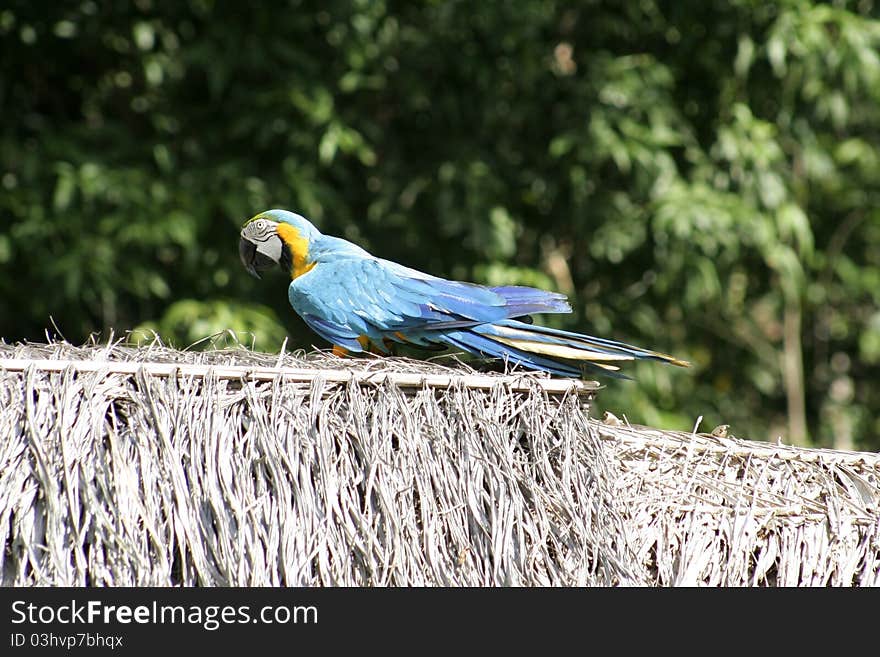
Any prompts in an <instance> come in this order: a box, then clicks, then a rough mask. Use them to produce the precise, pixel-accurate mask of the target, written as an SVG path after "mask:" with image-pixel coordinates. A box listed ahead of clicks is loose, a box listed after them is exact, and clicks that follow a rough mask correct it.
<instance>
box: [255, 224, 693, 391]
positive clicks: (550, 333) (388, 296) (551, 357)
mask: <svg viewBox="0 0 880 657" xmlns="http://www.w3.org/2000/svg"><path fill="white" fill-rule="evenodd" d="M238 249H239V255H240V256H241V261H242V263H243V264H244V266H245V268H246V269H247V270H248V272H250V273H251V274H252V275H254V276H256V277H257V278H260V272H261V271H265V270H266V269H269V268H271V267H274V266H278V265H280V267H281V269H282V270H283V271H284V272H285V274H287V275H288V276H290V278H291V282H290V286H289V287H288V289H287V296H288V299H289V300H290V305H291V306H293V309H294V310H295V311H296V312H297V313H298V314H299V316H300V317H302V318H303V320H304V321H305V323H306V324H307V325H308V326H309V327H310V328H311V329H312V330H313V331H314V332H315V333H317V334H318V335H320V336H321V337H322V338H324V339H325V340H327V341H328V342H330V344H332V345H333V346H334V351H336V352H337V353H344V352H345V351H349V352H360V351H377V352H380V353H389V347H390V346H391V345H392V344H393V343H402V344H406V345H412V346H416V347H423V348H428V349H442V348H444V347H453V348H458V349H462V350H464V351H466V352H469V353H472V354H476V355H478V356H483V357H492V358H499V359H502V360H506V361H507V362H509V363H511V364H516V365H520V366H522V367H526V368H529V369H533V370H539V371H544V372H549V373H550V374H555V375H558V376H567V377H579V376H583V375H585V374H586V373H587V372H588V371H590V370H593V371H599V372H602V373H604V374H609V375H611V376H619V377H623V375H622V374H621V373H620V372H619V370H620V364H621V363H623V362H626V361H632V360H637V359H651V360H658V361H661V362H664V363H671V364H673V365H679V366H682V367H687V365H688V363H687V362H685V361H682V360H678V359H677V358H673V357H672V356H668V355H666V354H661V353H658V352H656V351H649V350H647V349H641V348H639V347H634V346H632V345H628V344H624V343H622V342H615V341H613V340H606V339H603V338H594V337H592V336H589V335H581V334H579V333H572V332H570V331H561V330H559V329H553V328H546V327H543V326H536V325H534V324H532V323H531V317H529V315H531V314H532V313H567V312H571V307H570V306H569V305H568V301H567V299H566V296H565V295H564V294H559V293H556V292H548V291H546V290H540V289H537V288H533V287H522V286H513V285H505V286H500V287H489V286H485V285H478V284H476V283H465V282H461V281H450V280H446V279H444V278H438V277H436V276H431V275H430V274H425V273H423V272H420V271H417V270H415V269H410V268H409V267H404V266H403V265H399V264H397V263H395V262H391V261H389V260H383V259H381V258H376V257H375V256H373V255H371V254H369V253H367V252H366V251H365V250H364V249H362V248H361V247H359V246H357V245H355V244H352V243H351V242H349V241H347V240H344V239H341V238H338V237H331V236H329V235H323V234H322V233H321V232H320V231H319V230H318V229H317V228H316V227H315V226H314V225H312V224H311V223H310V222H309V221H308V220H307V219H305V218H304V217H302V216H300V215H298V214H295V213H293V212H288V211H287V210H267V211H266V212H261V213H260V214H258V215H256V216H255V217H253V218H252V219H250V220H248V221H247V222H246V223H245V224H244V226H243V227H242V229H241V241H240V242H239V247H238ZM623 378H627V377H623Z"/></svg>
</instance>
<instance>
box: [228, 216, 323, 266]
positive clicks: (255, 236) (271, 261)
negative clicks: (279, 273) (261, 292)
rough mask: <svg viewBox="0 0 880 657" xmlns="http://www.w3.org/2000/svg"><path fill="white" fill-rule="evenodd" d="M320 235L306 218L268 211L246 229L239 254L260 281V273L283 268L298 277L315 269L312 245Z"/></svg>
mask: <svg viewBox="0 0 880 657" xmlns="http://www.w3.org/2000/svg"><path fill="white" fill-rule="evenodd" d="M320 235H321V233H320V231H318V229H317V228H315V227H314V226H313V225H312V224H311V223H310V222H309V221H308V219H306V218H305V217H302V216H300V215H298V214H295V213H293V212H288V211H287V210H266V211H265V212H261V213H260V214H258V215H256V216H254V217H252V218H251V219H248V220H247V221H246V222H245V224H244V226H242V228H241V240H240V241H239V243H238V254H239V256H240V257H241V262H242V264H243V265H244V268H245V269H247V270H248V273H250V274H251V275H252V276H256V277H257V278H260V272H262V271H266V270H267V269H269V268H271V267H273V266H275V265H279V266H280V267H281V269H282V270H283V271H284V272H285V273H287V274H289V275H290V277H291V278H296V277H297V276H300V275H302V274H304V273H306V272H307V271H308V270H309V269H311V268H312V267H313V266H314V264H313V263H311V259H310V258H309V244H310V243H311V242H312V241H313V240H314V239H315V238H317V237H320Z"/></svg>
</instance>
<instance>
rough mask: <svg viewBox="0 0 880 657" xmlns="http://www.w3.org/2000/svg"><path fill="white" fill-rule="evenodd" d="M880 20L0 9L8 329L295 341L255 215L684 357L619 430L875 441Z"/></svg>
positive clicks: (743, 9)
mask: <svg viewBox="0 0 880 657" xmlns="http://www.w3.org/2000/svg"><path fill="white" fill-rule="evenodd" d="M876 14H877V8H876V6H875V1H874V0H863V1H861V2H849V3H847V2H833V3H829V4H818V3H813V2H808V1H806V0H779V1H777V2H754V1H753V0H738V1H736V2H720V1H709V2H694V1H692V0H686V1H684V2H678V3H660V2H657V1H656V0H645V1H643V2H638V3H618V4H615V3H610V4H599V3H595V2H590V1H584V2H576V3H571V2H556V1H553V0H516V1H514V2H504V3H470V2H459V1H450V2H428V1H424V2H395V1H392V0H386V1H383V0H378V1H367V0H358V1H355V2H341V1H338V0H329V1H324V2H308V1H305V0H302V1H291V2H288V3H285V4H280V3H262V4H256V5H255V6H250V7H248V10H247V11H242V10H241V9H240V8H239V7H238V6H237V5H235V4H234V3H232V4H226V3H215V2H207V1H205V0H189V1H184V2H179V3H157V2H154V1H153V0H136V1H135V2H132V3H129V4H125V3H121V4H119V3H117V4H114V5H112V7H111V6H110V5H107V4H105V3H97V2H92V1H90V0H87V1H85V2H81V3H76V4H71V3H41V2H17V3H12V4H8V3H7V5H5V6H4V8H3V9H0V72H2V74H0V105H2V112H3V116H4V121H3V122H2V123H0V217H2V219H0V267H2V268H3V270H4V272H6V273H7V275H6V276H3V277H2V278H0V336H3V337H4V338H6V339H7V340H16V339H25V338H26V339H41V338H42V336H43V333H44V330H45V329H46V328H47V327H48V326H50V325H51V323H52V322H53V321H54V323H55V324H56V325H57V326H58V327H59V328H60V330H61V331H62V332H63V333H64V334H65V336H66V337H67V338H68V339H70V340H73V341H80V340H83V339H85V337H86V336H88V335H89V334H90V333H92V332H97V331H102V332H108V331H109V330H111V329H113V330H115V331H116V333H117V334H119V333H120V332H124V331H127V330H132V329H134V328H136V327H140V329H152V330H156V331H159V332H160V334H161V335H162V336H163V338H166V337H167V338H168V339H173V340H174V341H175V342H176V343H177V344H178V345H179V346H188V345H190V344H193V343H199V344H200V345H203V346H208V345H211V344H212V343H211V341H210V340H209V341H205V342H200V341H201V340H202V339H203V338H205V337H207V336H210V335H230V336H231V335H234V336H235V337H236V338H242V337H243V336H244V337H243V339H242V340H241V341H242V342H244V343H247V344H251V340H250V339H249V337H248V336H250V335H251V334H252V335H253V344H254V345H255V346H256V348H258V349H264V350H268V351H271V350H275V349H277V348H278V346H279V345H280V341H281V340H282V339H283V338H284V337H285V336H289V338H290V344H291V347H295V346H302V347H307V346H309V345H310V344H312V343H313V342H316V341H317V339H316V338H315V337H314V336H312V335H311V334H309V332H308V331H307V330H306V329H305V327H304V326H303V324H302V323H301V322H300V321H299V319H298V318H296V317H295V315H294V314H293V313H292V312H291V311H290V310H289V308H288V306H287V299H286V294H285V290H284V288H285V284H286V282H285V280H284V279H283V277H282V276H280V275H279V276H278V277H268V278H267V280H266V281H264V282H263V283H262V284H258V282H257V281H255V280H253V279H252V278H250V277H248V276H247V275H246V274H245V273H244V271H243V269H242V267H241V266H240V263H239V262H238V260H237V249H236V242H237V239H238V236H237V232H238V229H239V227H240V225H241V223H242V222H243V221H244V220H245V219H246V218H248V217H250V216H252V215H254V214H255V213H257V212H258V211H260V210H263V209H266V208H269V207H286V208H293V209H297V210H299V211H300V212H302V213H303V214H305V215H307V216H309V217H310V218H311V219H313V220H314V221H315V222H316V223H317V224H318V225H319V226H320V227H321V228H322V229H323V230H324V231H326V232H328V233H332V234H337V235H342V236H344V237H346V238H348V239H352V240H354V241H357V242H358V243H360V244H362V245H363V246H364V247H365V248H368V249H370V250H371V251H373V252H375V253H377V254H378V255H381V256H383V257H386V258H390V259H393V260H397V261H399V262H402V263H404V264H407V265H410V266H414V267H418V268H420V269H423V270H426V271H430V272H432V273H435V274H438V275H445V276H452V277H457V278H463V279H472V280H480V281H484V282H488V283H492V284H502V283H507V284H512V283H521V284H530V285H539V286H542V287H551V288H553V289H557V290H560V291H563V292H565V293H567V294H569V295H570V296H571V297H572V305H573V307H574V308H575V312H574V313H573V314H572V315H571V316H568V317H546V318H541V321H546V322H548V323H553V324H554V325H557V326H562V327H565V328H569V329H573V330H582V331H586V332H590V333H593V334H597V335H603V336H608V337H613V338H617V339H622V340H627V341H631V342H634V343H636V344H642V345H645V346H650V347H653V348H656V349H660V350H663V351H668V352H671V353H674V354H676V355H678V356H680V357H682V358H688V359H690V360H692V361H693V363H694V367H693V368H692V370H691V371H689V372H683V371H680V370H673V369H671V368H662V367H658V366H656V365H652V364H645V365H642V364H639V367H637V368H636V369H635V370H634V372H633V374H634V376H635V377H636V378H637V380H638V383H637V384H626V383H622V384H619V383H616V382H614V383H610V384H609V386H608V387H607V388H606V389H605V390H604V391H603V392H602V394H601V395H600V399H599V401H600V404H601V405H602V406H604V407H607V408H610V409H611V410H613V411H614V412H615V413H617V414H620V413H626V414H627V416H628V418H629V419H630V420H631V421H638V422H647V423H657V424H661V425H663V426H671V427H677V428H682V429H685V428H686V429H690V428H691V427H692V426H693V423H694V419H695V418H696V417H697V416H701V415H702V416H704V418H705V419H704V422H703V425H702V428H703V429H704V430H709V429H711V426H710V425H713V426H714V424H720V423H722V422H723V423H729V424H731V425H732V430H733V431H734V433H736V434H737V435H742V436H750V437H754V438H768V439H774V438H776V436H777V435H782V437H783V439H784V440H787V441H791V440H796V441H806V440H808V439H811V440H812V441H813V442H815V443H816V444H823V445H834V446H837V447H853V446H855V447H863V448H873V449H876V448H880V439H878V437H877V436H878V435H880V431H878V430H880V424H878V422H880V421H878V420H876V419H874V414H873V413H872V412H871V410H872V409H874V408H877V407H878V405H880V388H878V386H877V385H876V384H875V383H874V382H875V381H876V380H877V378H878V373H880V372H878V367H880V320H878V312H877V308H878V306H880V209H878V208H880V149H878V147H877V144H878V143H880V55H878V53H880V22H878V20H877V19H876V18H874V16H876ZM279 318H280V319H279ZM227 331H232V332H233V333H227ZM224 339H225V338H224ZM214 342H215V343H216V340H215V341H214ZM801 420H803V421H804V422H805V425H802V424H801Z"/></svg>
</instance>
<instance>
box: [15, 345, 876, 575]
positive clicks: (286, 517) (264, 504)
mask: <svg viewBox="0 0 880 657" xmlns="http://www.w3.org/2000/svg"><path fill="white" fill-rule="evenodd" d="M594 390H595V386H593V385H591V384H590V383H581V382H572V381H558V380H553V379H549V378H547V377H542V376H539V375H537V374H529V373H513V374H506V375H504V374H491V373H487V374H477V373H475V372H473V371H472V370H469V369H468V368H466V367H465V366H463V365H462V366H456V367H442V366H440V365H436V364H431V363H424V362H414V361H408V360H403V359H358V360H353V359H338V358H335V357H332V356H329V355H326V354H310V355H308V356H306V355H304V354H286V355H283V356H279V355H268V354H258V353H254V352H251V351H247V350H244V349H235V350H226V351H219V352H202V353H193V352H181V351H176V350H172V349H168V348H165V347H162V346H160V345H153V346H150V347H145V348H140V349H133V348H126V347H124V346H121V345H119V344H109V345H103V346H102V345H89V346H86V347H73V346H71V345H69V344H65V343H51V344H47V345H33V344H27V345H4V344H2V343H0V437H2V442H0V540H2V541H3V545H4V549H3V551H2V552H0V578H2V579H0V582H2V583H3V584H6V585H60V584H63V585H161V586H165V585H651V584H659V585H676V584H705V585H816V584H819V585H828V584H830V585H847V586H851V585H878V584H880V511H878V508H880V484H878V477H880V458H878V456H877V455H874V454H867V453H842V452H833V451H830V450H815V449H798V448H794V447H785V446H777V445H770V444H766V443H752V442H748V441H744V440H738V439H734V438H723V437H715V436H706V435H700V434H692V433H675V432H665V431H657V430H652V429H647V428H643V427H629V426H627V425H625V423H623V424H621V423H617V422H615V423H603V422H600V421H597V420H595V419H591V418H589V416H588V413H587V410H588V407H589V400H590V398H591V396H592V395H593V394H594Z"/></svg>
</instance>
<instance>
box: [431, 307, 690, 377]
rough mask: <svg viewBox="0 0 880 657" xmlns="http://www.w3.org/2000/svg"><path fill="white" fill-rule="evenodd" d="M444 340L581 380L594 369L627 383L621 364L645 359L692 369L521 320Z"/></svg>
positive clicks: (640, 351) (682, 363)
mask: <svg viewBox="0 0 880 657" xmlns="http://www.w3.org/2000/svg"><path fill="white" fill-rule="evenodd" d="M443 340H444V341H445V342H447V343H448V344H450V345H452V346H455V347H458V348H460V349H464V350H466V351H469V352H471V353H479V354H483V355H485V356H490V357H494V358H501V359H504V360H507V361H508V362H509V363H511V364H516V365H521V366H523V367H526V368H529V369H534V370H541V371H545V372H549V373H551V374H556V375H559V376H568V377H579V376H583V375H584V374H585V373H586V372H587V371H590V370H592V371H596V372H600V373H601V374H604V375H605V376H612V377H616V378H623V379H628V378H629V377H628V376H626V375H625V374H623V373H621V372H620V366H621V364H622V363H625V362H627V361H633V360H642V359H649V360H658V361H661V362H664V363H669V364H671V365H677V366H679V367H688V366H689V363H687V362H686V361H683V360H679V359H677V358H674V357H673V356H669V355H667V354H663V353H660V352H657V351H650V350H648V349H642V348H640V347H635V346H633V345H629V344H625V343H623V342H616V341H614V340H607V339H604V338H595V337H593V336H590V335H582V334H580V333H572V332H570V331H562V330H559V329H552V328H547V327H545V326H534V325H532V324H527V323H524V322H520V321H517V320H502V321H499V322H495V323H494V324H480V325H477V326H473V327H470V328H467V329H462V330H458V331H450V332H448V333H446V334H444V336H443Z"/></svg>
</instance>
